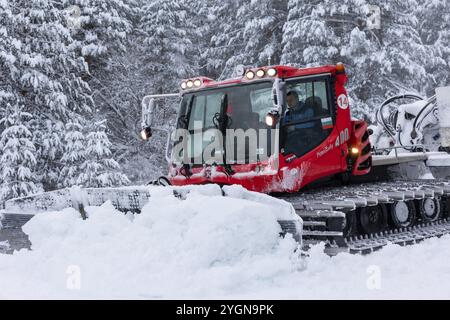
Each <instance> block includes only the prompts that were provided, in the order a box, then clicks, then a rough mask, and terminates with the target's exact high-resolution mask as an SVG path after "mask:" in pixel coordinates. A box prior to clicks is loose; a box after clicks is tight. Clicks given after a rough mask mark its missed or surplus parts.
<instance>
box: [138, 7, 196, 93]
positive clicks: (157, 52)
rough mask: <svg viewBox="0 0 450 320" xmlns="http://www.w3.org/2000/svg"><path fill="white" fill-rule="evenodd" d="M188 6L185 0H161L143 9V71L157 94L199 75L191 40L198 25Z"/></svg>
mask: <svg viewBox="0 0 450 320" xmlns="http://www.w3.org/2000/svg"><path fill="white" fill-rule="evenodd" d="M187 6H188V2H187V1H185V0H159V1H151V2H150V3H147V4H146V5H145V6H144V7H143V8H142V18H141V21H140V29H141V32H142V36H141V39H140V40H141V41H142V42H141V44H142V49H141V50H142V51H141V52H142V68H143V71H144V74H145V75H146V76H147V77H148V84H149V86H148V88H149V89H153V90H152V91H153V92H155V93H163V92H170V91H172V90H174V88H178V86H179V83H180V79H183V78H187V77H192V76H195V75H197V69H196V64H195V60H193V59H192V58H193V55H192V43H191V40H190V39H189V34H190V30H193V29H195V25H194V24H192V20H191V19H188V7H187Z"/></svg>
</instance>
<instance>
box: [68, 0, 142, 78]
mask: <svg viewBox="0 0 450 320" xmlns="http://www.w3.org/2000/svg"><path fill="white" fill-rule="evenodd" d="M135 2H136V1H134V0H125V1H123V0H63V2H62V3H63V7H64V8H66V9H67V13H68V14H69V19H70V22H71V24H72V26H71V29H72V35H73V37H74V39H76V40H77V41H76V46H77V49H78V50H80V52H81V55H82V56H83V57H85V59H86V61H87V62H88V64H89V68H90V71H91V75H92V74H93V75H94V76H96V77H97V78H101V77H102V76H103V75H104V74H103V73H104V72H106V69H108V60H109V59H108V58H111V57H112V56H113V55H115V54H118V53H121V52H125V51H126V46H127V41H126V38H127V35H128V33H129V32H131V30H132V26H131V22H130V19H131V17H132V15H133V9H134V6H136V3H135ZM74 44H75V43H74Z"/></svg>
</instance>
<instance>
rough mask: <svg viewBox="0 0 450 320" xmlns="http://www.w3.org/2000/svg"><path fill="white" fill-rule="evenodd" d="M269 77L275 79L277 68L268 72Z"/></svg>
mask: <svg viewBox="0 0 450 320" xmlns="http://www.w3.org/2000/svg"><path fill="white" fill-rule="evenodd" d="M267 75H268V76H269V77H275V76H276V75H277V69H275V68H270V69H268V70H267Z"/></svg>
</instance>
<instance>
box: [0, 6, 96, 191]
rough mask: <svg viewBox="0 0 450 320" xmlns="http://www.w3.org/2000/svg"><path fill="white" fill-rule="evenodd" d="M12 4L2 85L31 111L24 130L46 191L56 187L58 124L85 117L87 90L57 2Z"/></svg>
mask: <svg viewBox="0 0 450 320" xmlns="http://www.w3.org/2000/svg"><path fill="white" fill-rule="evenodd" d="M11 8H12V10H11V11H12V19H11V36H12V37H13V39H12V40H11V43H12V44H13V46H12V47H11V53H12V56H13V59H10V63H8V64H6V65H5V69H3V70H2V71H3V72H5V73H7V74H8V75H9V79H8V81H7V84H9V85H10V86H11V90H12V94H13V95H14V96H15V97H16V99H17V101H20V103H21V105H23V108H22V110H23V111H24V112H29V113H31V114H33V115H34V116H33V121H30V122H28V125H29V127H28V129H29V130H30V131H31V132H32V133H33V143H34V145H35V148H36V159H37V162H38V163H37V173H36V174H37V176H36V180H37V181H39V182H41V183H42V185H43V186H44V188H45V189H46V190H49V189H54V188H56V182H57V179H58V177H59V170H60V162H59V160H60V158H61V156H62V154H63V144H62V143H61V138H62V137H63V136H64V125H65V123H66V122H68V121H69V120H72V119H73V117H75V118H76V119H77V120H79V119H82V118H83V117H84V116H85V115H87V114H88V113H89V112H90V110H91V108H92V99H91V97H90V89H89V86H88V85H87V83H86V82H84V81H83V80H82V79H81V76H82V74H83V73H84V72H86V70H87V69H86V67H87V66H86V64H85V63H84V60H83V58H82V57H79V56H77V54H76V52H75V51H74V50H73V48H72V45H73V39H72V37H71V34H70V32H69V29H68V28H67V27H66V14H65V11H64V8H62V7H61V5H60V4H58V3H54V2H49V1H46V0H31V1H24V0H16V1H14V5H13V6H11Z"/></svg>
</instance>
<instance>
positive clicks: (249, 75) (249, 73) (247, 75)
mask: <svg viewBox="0 0 450 320" xmlns="http://www.w3.org/2000/svg"><path fill="white" fill-rule="evenodd" d="M245 77H246V78H247V79H248V80H253V79H254V78H255V73H254V72H253V71H252V70H249V71H247V73H246V74H245Z"/></svg>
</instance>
